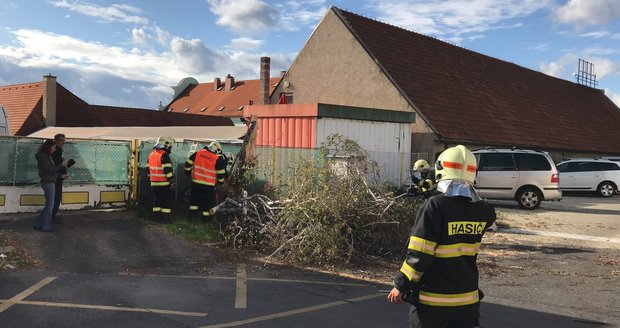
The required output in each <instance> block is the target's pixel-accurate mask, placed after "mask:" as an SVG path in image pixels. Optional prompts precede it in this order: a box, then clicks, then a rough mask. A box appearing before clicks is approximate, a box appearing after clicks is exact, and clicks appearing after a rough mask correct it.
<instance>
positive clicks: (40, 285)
mask: <svg viewBox="0 0 620 328" xmlns="http://www.w3.org/2000/svg"><path fill="white" fill-rule="evenodd" d="M54 279H56V277H47V278H45V279H43V280H41V281H39V282H38V283H36V284H35V285H33V286H32V287H30V288H28V289H26V290H24V291H23V292H21V293H19V294H17V295H15V296H13V297H11V298H10V299H8V300H2V304H0V313H2V312H3V311H5V310H6V309H8V308H10V307H11V306H13V305H15V304H17V303H19V302H20V301H22V300H23V299H24V298H26V297H28V296H30V295H32V294H33V293H34V292H36V291H37V290H39V289H41V288H43V287H44V286H45V285H47V284H49V283H50V282H52V281H54Z"/></svg>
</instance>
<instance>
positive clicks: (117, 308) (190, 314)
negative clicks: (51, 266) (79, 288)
mask: <svg viewBox="0 0 620 328" xmlns="http://www.w3.org/2000/svg"><path fill="white" fill-rule="evenodd" d="M16 304H25V305H38V306H49V307H63V308H78V309H89V310H103V311H121V312H142V313H159V314H172V315H179V316H186V317H206V316H207V315H208V313H203V312H184V311H172V310H161V309H143V308H130V307H122V306H107V305H90V304H74V303H56V302H38V301H20V302H17V303H16Z"/></svg>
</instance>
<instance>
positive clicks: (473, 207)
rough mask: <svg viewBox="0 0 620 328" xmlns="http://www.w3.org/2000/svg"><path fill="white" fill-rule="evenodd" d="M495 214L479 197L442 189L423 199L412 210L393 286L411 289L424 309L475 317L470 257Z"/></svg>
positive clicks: (475, 275) (473, 270) (476, 302)
mask: <svg viewBox="0 0 620 328" xmlns="http://www.w3.org/2000/svg"><path fill="white" fill-rule="evenodd" d="M495 218H496V215H495V209H494V208H493V207H492V206H491V205H489V204H488V203H487V202H485V201H479V202H475V203H474V202H470V200H469V198H465V197H447V196H445V195H444V194H440V195H437V196H434V197H431V198H429V199H428V200H426V202H425V203H424V204H423V205H422V207H420V209H419V210H418V213H417V215H416V219H415V222H414V224H413V229H412V232H411V236H410V238H409V241H408V245H407V256H406V258H405V261H404V263H403V265H402V267H401V269H400V272H399V274H398V275H397V276H396V278H395V279H394V285H395V287H396V288H397V289H398V290H399V291H401V292H402V293H405V294H413V295H415V296H414V299H413V300H412V303H414V304H415V305H416V306H417V307H419V309H420V311H424V312H425V313H427V314H428V315H437V316H441V317H444V318H455V319H458V318H477V317H478V316H479V301H480V296H479V291H478V267H477V266H476V259H477V257H478V252H479V250H480V242H481V240H482V236H483V235H484V233H485V231H486V229H487V228H488V227H489V226H490V225H491V224H492V223H493V222H495Z"/></svg>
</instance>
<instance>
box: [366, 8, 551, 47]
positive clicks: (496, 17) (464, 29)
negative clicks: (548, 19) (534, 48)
mask: <svg viewBox="0 0 620 328" xmlns="http://www.w3.org/2000/svg"><path fill="white" fill-rule="evenodd" d="M551 3H552V1H551V0H451V1H433V0H420V1H416V2H414V3H412V2H411V1H405V0H386V1H382V2H379V3H377V4H373V5H371V7H373V8H374V9H375V10H376V11H377V12H378V13H379V15H380V17H379V20H382V21H388V22H390V23H392V24H395V25H399V26H402V27H404V28H407V29H411V30H414V31H416V32H419V33H423V34H427V35H433V36H437V37H442V38H455V37H456V38H458V37H460V36H461V35H463V34H466V33H477V34H479V33H482V32H485V31H488V30H493V29H499V28H514V27H519V26H521V24H520V23H516V24H512V25H505V22H506V21H507V20H510V19H518V18H522V17H526V16H529V15H531V14H533V13H535V12H537V11H539V10H543V9H546V8H548V6H549V5H550V4H551Z"/></svg>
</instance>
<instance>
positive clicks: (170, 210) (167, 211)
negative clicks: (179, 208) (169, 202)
mask: <svg viewBox="0 0 620 328" xmlns="http://www.w3.org/2000/svg"><path fill="white" fill-rule="evenodd" d="M161 212H162V213H172V209H170V208H162V209H161Z"/></svg>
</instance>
